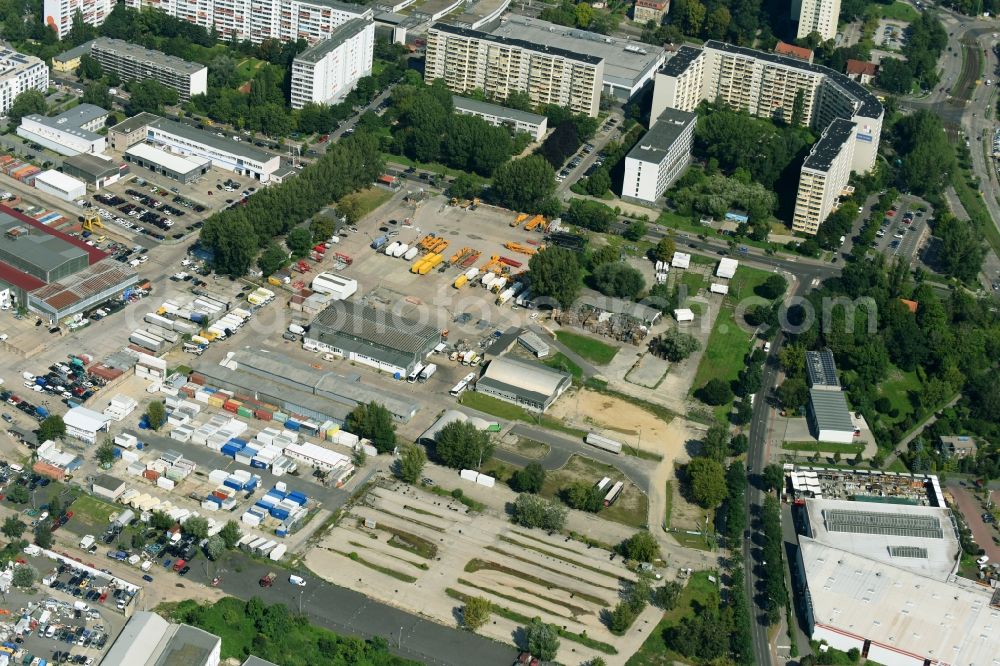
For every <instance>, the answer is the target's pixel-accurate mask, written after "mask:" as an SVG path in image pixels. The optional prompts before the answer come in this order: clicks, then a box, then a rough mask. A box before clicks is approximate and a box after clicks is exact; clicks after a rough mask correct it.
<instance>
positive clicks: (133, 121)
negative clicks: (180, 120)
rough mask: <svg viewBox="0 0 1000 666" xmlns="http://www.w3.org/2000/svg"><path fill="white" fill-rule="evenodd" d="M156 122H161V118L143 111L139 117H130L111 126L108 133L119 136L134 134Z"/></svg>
mask: <svg viewBox="0 0 1000 666" xmlns="http://www.w3.org/2000/svg"><path fill="white" fill-rule="evenodd" d="M157 120H161V118H160V117H159V116H158V115H156V114H155V113H148V112H146V111H143V112H142V113H140V114H139V115H136V116H132V117H131V118H129V119H127V120H123V121H121V122H120V123H118V124H117V125H115V126H113V127H112V128H111V129H110V130H109V131H111V132H118V133H120V134H131V133H132V132H136V131H138V130H140V129H142V128H143V127H145V126H147V125H149V124H150V123H152V122H154V121H157Z"/></svg>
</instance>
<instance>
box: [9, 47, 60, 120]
mask: <svg viewBox="0 0 1000 666" xmlns="http://www.w3.org/2000/svg"><path fill="white" fill-rule="evenodd" d="M48 87H49V68H48V67H46V66H45V62H44V61H43V60H41V59H40V58H36V57H35V56H30V55H25V54H23V53H18V52H17V51H15V50H13V49H8V48H0V116H6V115H7V112H8V111H10V107H11V105H12V104H13V103H14V100H15V99H17V96H18V95H20V94H21V93H23V92H24V91H26V90H38V91H41V92H45V91H46V90H47V89H48Z"/></svg>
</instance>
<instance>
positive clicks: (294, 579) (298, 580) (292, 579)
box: [288, 574, 306, 587]
mask: <svg viewBox="0 0 1000 666" xmlns="http://www.w3.org/2000/svg"><path fill="white" fill-rule="evenodd" d="M288 582H289V583H291V584H292V585H298V586H299V587H305V586H306V581H305V579H303V578H302V577H301V576H296V575H295V574H292V575H291V576H289V577H288Z"/></svg>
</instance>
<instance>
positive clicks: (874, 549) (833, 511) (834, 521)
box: [806, 499, 962, 581]
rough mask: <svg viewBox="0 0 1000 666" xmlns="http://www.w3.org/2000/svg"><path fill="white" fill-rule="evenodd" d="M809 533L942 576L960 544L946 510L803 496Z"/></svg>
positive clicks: (953, 565) (954, 562)
mask: <svg viewBox="0 0 1000 666" xmlns="http://www.w3.org/2000/svg"><path fill="white" fill-rule="evenodd" d="M806 513H807V515H808V517H809V537H811V538H812V539H815V540H816V541H817V542H819V543H822V544H824V545H827V546H832V547H834V548H839V549H841V550H845V551H847V552H849V553H854V554H855V555H861V556H863V557H867V558H868V559H871V560H875V561H876V562H881V563H883V564H888V565H891V566H894V567H898V568H900V569H906V570H907V571H912V572H913V573H918V574H920V575H922V576H927V577H928V578H933V579H934V580H940V581H947V580H948V579H949V578H950V577H951V576H952V575H953V574H954V573H955V571H956V570H957V569H958V565H959V557H960V556H961V553H962V546H961V544H960V543H959V541H958V535H957V533H956V531H955V525H954V522H953V521H954V519H953V517H952V515H951V510H950V509H948V508H946V507H942V508H939V507H932V506H914V505H909V504H889V503H877V502H854V501H850V500H838V499H807V500H806Z"/></svg>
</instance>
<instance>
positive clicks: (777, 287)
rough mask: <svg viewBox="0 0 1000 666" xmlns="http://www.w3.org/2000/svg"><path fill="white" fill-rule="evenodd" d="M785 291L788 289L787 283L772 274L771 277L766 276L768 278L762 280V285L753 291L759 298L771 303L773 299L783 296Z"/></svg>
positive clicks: (780, 277)
mask: <svg viewBox="0 0 1000 666" xmlns="http://www.w3.org/2000/svg"><path fill="white" fill-rule="evenodd" d="M786 289H788V281H787V280H786V279H785V278H784V277H782V276H781V275H778V274H777V273H774V274H773V275H770V276H768V278H767V279H766V280H764V283H763V284H761V285H759V286H758V287H757V289H755V291H756V292H757V295H758V296H760V297H761V298H766V299H767V300H769V301H773V300H774V299H776V298H780V297H781V296H783V295H784V293H785V290H786Z"/></svg>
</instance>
